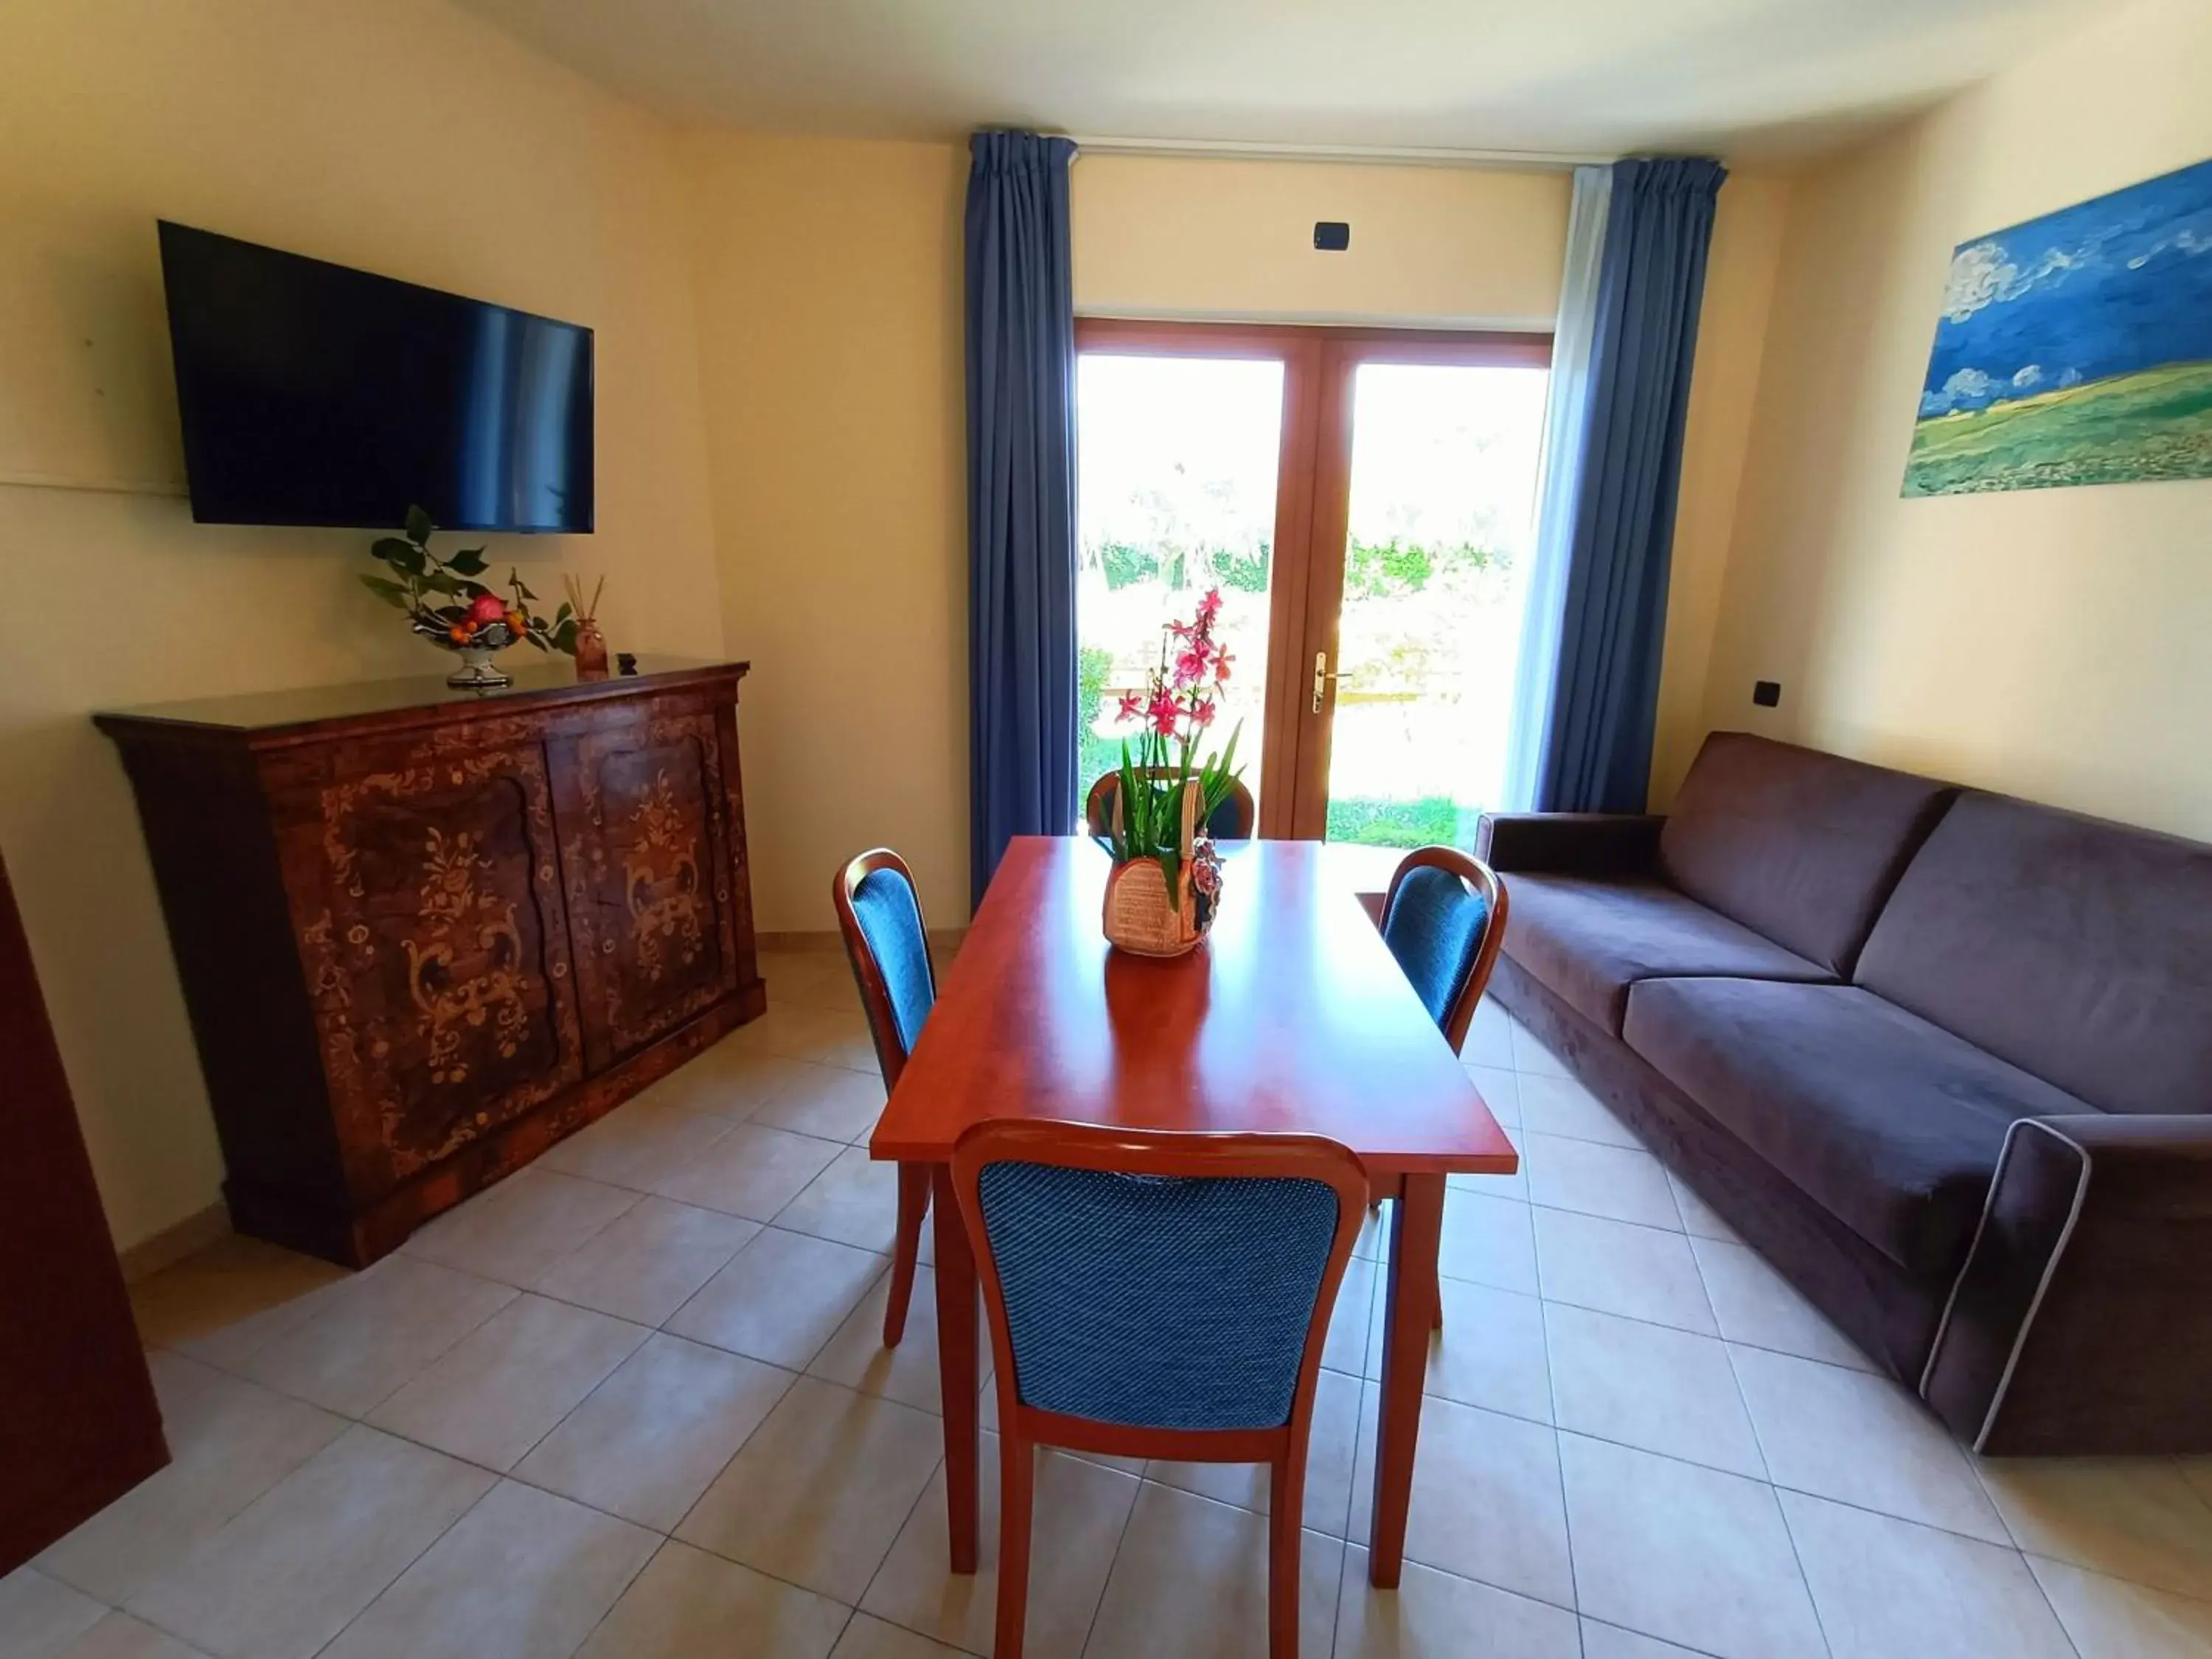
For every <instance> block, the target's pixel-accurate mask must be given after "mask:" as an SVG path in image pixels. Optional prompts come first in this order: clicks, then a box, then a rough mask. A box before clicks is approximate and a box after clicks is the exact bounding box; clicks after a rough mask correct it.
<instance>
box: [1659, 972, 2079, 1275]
mask: <svg viewBox="0 0 2212 1659" xmlns="http://www.w3.org/2000/svg"><path fill="white" fill-rule="evenodd" d="M1623 1035H1624V1036H1625V1038H1626V1042H1627V1043H1628V1046H1629V1047H1630V1048H1632V1049H1634V1050H1635V1051H1636V1052H1637V1053H1638V1054H1641V1055H1643V1056H1644V1059H1645V1060H1649V1061H1650V1064H1651V1066H1653V1068H1654V1069H1655V1070H1656V1071H1657V1072H1658V1073H1660V1074H1661V1075H1662V1076H1663V1077H1665V1078H1666V1079H1667V1080H1668V1082H1670V1083H1672V1084H1674V1086H1675V1087H1676V1088H1678V1089H1680V1090H1681V1091H1682V1092H1683V1093H1685V1094H1686V1095H1687V1096H1689V1097H1690V1098H1691V1099H1692V1100H1693V1101H1695V1102H1696V1103H1698V1105H1699V1107H1701V1108H1702V1109H1704V1110H1705V1113H1706V1115H1709V1116H1710V1117H1711V1118H1712V1119H1713V1120H1714V1121H1716V1122H1717V1123H1719V1124H1720V1125H1721V1126H1722V1127H1724V1128H1726V1129H1727V1130H1728V1131H1729V1133H1732V1134H1734V1135H1735V1136H1736V1137H1737V1138H1738V1139H1741V1141H1742V1142H1743V1143H1744V1144H1745V1145H1746V1146H1748V1147H1749V1148H1750V1149H1751V1150H1752V1151H1753V1152H1756V1153H1758V1154H1759V1157H1761V1158H1764V1159H1765V1160H1766V1162H1767V1163H1768V1164H1771V1166H1772V1167H1773V1168H1774V1170H1776V1172H1777V1173H1778V1174H1780V1175H1782V1176H1784V1177H1786V1178H1787V1179H1788V1180H1789V1181H1790V1182H1791V1183H1792V1184H1794V1185H1795V1186H1796V1187H1797V1188H1798V1189H1799V1190H1801V1191H1802V1192H1803V1193H1804V1194H1805V1195H1806V1196H1807V1197H1808V1198H1809V1199H1811V1200H1813V1201H1814V1203H1816V1204H1818V1205H1820V1207H1821V1208H1822V1209H1824V1210H1826V1211H1827V1212H1828V1213H1829V1214H1830V1215H1832V1216H1833V1217H1835V1218H1836V1219H1837V1220H1838V1221H1840V1222H1842V1223H1843V1224H1844V1225H1845V1226H1846V1227H1849V1228H1850V1230H1851V1231H1853V1232H1855V1233H1857V1235H1858V1236H1859V1237H1861V1238H1863V1239H1864V1240H1865V1241H1866V1242H1867V1243H1869V1244H1871V1245H1873V1246H1874V1247H1875V1249H1878V1250H1880V1251H1881V1253H1882V1254H1883V1255H1886V1256H1887V1257H1889V1259H1890V1260H1891V1261H1894V1262H1896V1263H1897V1264H1898V1265H1899V1267H1905V1268H1906V1269H1908V1270H1909V1271H1911V1272H1913V1273H1953V1272H1955V1271H1957V1269H1958V1267H1960V1264H1961V1263H1962V1262H1963V1261H1965V1260H1966V1249H1967V1246H1968V1245H1969V1244H1971V1243H1972V1242H1973V1235H1974V1228H1975V1226H1976V1225H1977V1224H1978V1222H1979V1221H1980V1219H1981V1213H1982V1204H1983V1200H1984V1199H1985V1198H1986V1197H1987V1196H1988V1194H1989V1188H1990V1178H1991V1176H1993V1175H1994V1174H1995V1173H1996V1165H1997V1156H1998V1154H1999V1153H2000V1152H2002V1150H2003V1147H2004V1138H2005V1131H2006V1130H2007V1129H2008V1128H2009V1127H2011V1126H2012V1123H2013V1121H2014V1120H2015V1119H2016V1118H2023V1117H2050V1116H2059V1115H2065V1114H2068V1113H2072V1112H2082V1111H2087V1110H2089V1109H2090V1108H2088V1107H2087V1106H2085V1105H2083V1104H2082V1103H2081V1102H2080V1101H2079V1100H2076V1099H2075V1097H2073V1096H2071V1095H2069V1094H2068V1093H2067V1092H2066V1091H2064V1090H2063V1089H2058V1088H2054V1087H2053V1086H2052V1085H2050V1084H2048V1083H2045V1082H2044V1081H2043V1080H2042V1079H2039V1078H2034V1077H2031V1076H2029V1075H2028V1073H2026V1072H2023V1071H2021V1070H2019V1069H2018V1068H2016V1067H2015V1066H2008V1065H2007V1064H2006V1063H2005V1062H2004V1061H2003V1060H1999V1059H1997V1058H1996V1057H1995V1056H1994V1055H1992V1054H1984V1052H1983V1051H1982V1050H1981V1049H1979V1048H1975V1047H1974V1046H1973V1045H1972V1044H1971V1043H1969V1042H1963V1041H1961V1040H1960V1038H1958V1037H1954V1036H1952V1035H1951V1034H1950V1033H1949V1032H1948V1031H1946V1030H1942V1028H1941V1027H1940V1026H1936V1025H1931V1024H1929V1023H1928V1022H1927V1021H1926V1020H1924V1019H1922V1018H1920V1017H1919V1016H1918V1015H1917V1014H1912V1013H1908V1012H1906V1011H1905V1010H1904V1009H1902V1008H1899V1007H1898V1006H1896V1005H1895V1004H1894V1003H1889V1002H1885V1001H1883V1000H1881V998H1880V997H1877V996H1875V995H1874V994H1872V993H1871V992H1868V991H1863V990H1860V989H1858V988H1857V987H1854V986H1848V985H1784V984H1777V983H1774V982H1773V981H1759V980H1746V979H1688V980H1683V979H1676V980H1647V981H1644V982H1643V983H1642V984H1640V985H1638V986H1637V987H1635V988H1634V990H1633V991H1632V992H1631V993H1630V994H1629V999H1628V1018H1627V1022H1626V1027H1625V1030H1624V1033H1623Z"/></svg>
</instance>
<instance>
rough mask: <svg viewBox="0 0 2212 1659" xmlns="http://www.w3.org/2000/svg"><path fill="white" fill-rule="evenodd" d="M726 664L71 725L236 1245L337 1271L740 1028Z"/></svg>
mask: <svg viewBox="0 0 2212 1659" xmlns="http://www.w3.org/2000/svg"><path fill="white" fill-rule="evenodd" d="M747 666H748V665H746V664H744V663H708V662H687V661H681V660H671V659H661V660H652V659H648V660H647V662H646V663H645V664H644V665H643V671H641V672H640V673H638V674H636V675H625V676H622V677H619V678H611V679H605V680H598V681H579V680H578V679H577V678H575V675H574V671H573V670H572V669H571V668H570V667H569V666H568V664H567V663H566V662H565V660H560V659H556V664H555V665H551V666H540V667H530V668H524V669H521V670H520V671H517V672H516V674H515V684H514V685H513V687H512V688H509V689H507V690H501V691H495V692H483V691H461V690H452V689H450V688H448V687H447V685H446V684H445V681H444V679H443V678H439V677H428V678H421V679H409V680H390V681H382V682H378V683H374V684H363V685H349V686H331V687H324V688H319V689H315V690H302V691H293V692H276V693H270V694H265V695H256V696H241V697H224V698H216V699H209V700H206V701H203V702H191V703H171V704H166V705H162V706H160V707H155V708H133V709H126V710H118V711H115V712H112V713H107V714H99V715H96V716H94V719H95V720H96V721H97V723H98V724H99V726H100V729H101V730H102V731H103V732H106V733H107V734H108V736H110V737H111V738H114V740H115V742H116V744H118V747H119V748H120V749H121V750H122V754H123V763H124V766H125V770H126V771H127V772H128V773H129V774H130V777H131V787H132V789H133V790H134V791H135V792H136V793H137V800H138V815H139V821H140V823H141V824H142V825H143V828H144V830H145V835H146V843H147V847H148V849H149V852H150V854H152V859H153V866H154V874H155V882H156V883H157V884H158V886H159V888H160V891H161V908H162V913H163V915H164V916H165V917H166V919H167V923H168V930H169V940H170V945H171V947H172V949H173V951H175V954H176V960H177V967H178V971H179V975H180V976H181V978H182V980H183V981H184V989H185V1004H186V1006H187V1008H188V1009H189V1012H190V1013H191V1023H192V1032H193V1036H194V1039H195V1041H196V1042H197V1045H198V1048H199V1057H200V1066H201V1070H202V1071H203V1073H204V1074H205V1077H206V1079H207V1089H208V1094H209V1097H210V1100H211V1101H212V1102H213V1104H214V1107H215V1116H216V1128H217V1130H218V1132H219V1133H220V1134H221V1136H222V1149H223V1158H224V1161H225V1164H226V1165H227V1167H228V1180H227V1182H225V1185H224V1196H225V1198H226V1200H228V1204H229V1207H230V1213H231V1219H232V1222H233V1225H235V1226H236V1227H237V1229H238V1231H240V1232H243V1233H247V1234H250V1235H252V1236H253V1237H257V1238H264V1239H268V1240H270V1241H272V1242H273V1243H279V1244H284V1245H289V1246H290V1247H291V1248H293V1249H299V1250H305V1251H307V1252H308V1253H310V1254H312V1255H319V1256H323V1257H325V1258H326V1259H328V1260H330V1261H339V1262H343V1263H346V1264H348V1265H349V1266H354V1267H364V1266H366V1265H368V1263H369V1262H371V1261H375V1260H376V1259H377V1258H378V1257H380V1256H381V1255H386V1253H387V1252H389V1251H391V1250H392V1249H395V1248H396V1247H397V1246H398V1244H399V1243H401V1241H403V1240H404V1238H405V1237H407V1235H408V1234H409V1233H410V1232H411V1231H413V1230H414V1229H415V1228H416V1226H417V1225H420V1224H421V1223H422V1222H423V1221H425V1220H427V1219H428V1218H430V1217H431V1216H434V1215H435V1214H437V1213H438V1212H440V1211H441V1210H445V1209H448V1208H450V1207H452V1206H453V1205H455V1204H457V1203H459V1201H460V1200H462V1199H464V1198H466V1197H467V1196H468V1195H469V1194H471V1193H473V1192H476V1191H477V1190H478V1189H479V1188H483V1187H486V1186H489V1184H490V1183H491V1182H495V1181H496V1180H498V1179H499V1178H500V1177H501V1176H503V1175H506V1174H507V1173H508V1172H509V1171H511V1170H514V1169H516V1168H518V1167H520V1165H522V1164H526V1163H528V1162H529V1161H530V1160H531V1159H532V1158H535V1157H536V1156H537V1155H538V1153H539V1152H543V1151H544V1149H545V1148H546V1147H547V1146H550V1145H552V1144H553V1143H554V1142H555V1141H556V1140H558V1139H561V1138H562V1136H564V1135H568V1134H570V1133H574V1131H575V1130H577V1129H579V1128H580V1127H582V1126H583V1125H585V1124H586V1123H588V1122H590V1121H592V1119H593V1118H595V1117H598V1116H599V1115H602V1114H603V1113H605V1112H606V1111H608V1110H610V1109H612V1108H613V1107H615V1106H616V1105H617V1104H619V1103H621V1102H623V1101H624V1100H626V1099H628V1098H629V1097H630V1096H632V1095H634V1094H635V1093H636V1092H637V1091H639V1090H641V1089H642V1088H643V1087H645V1085H647V1084H648V1083H650V1082H652V1081H653V1079H656V1078H658V1077H660V1076H662V1075H663V1074H665V1073H667V1072H669V1071H671V1070H672V1069H673V1068H674V1067H675V1066H678V1065H680V1064H682V1063H683V1061H684V1060H687V1059H689V1058H690V1056H691V1055H692V1054H696V1053H697V1052H698V1051H699V1050H700V1049H701V1048H704V1047H705V1046H706V1045H708V1043H710V1042H714V1040H715V1039H716V1038H718V1037H720V1036H722V1035H723V1034H724V1033H725V1032H726V1031H728V1030H731V1029H732V1027H734V1026H736V1025H738V1024H743V1023H744V1021H746V1020H748V1019H750V1018H753V1017H754V1016H756V1015H757V1014H758V1013H759V1012H761V1011H762V1009H763V1007H764V1006H765V1005H766V989H765V987H764V986H763V983H762V981H761V979H760V975H759V973H758V971H757V964H756V961H755V955H754V947H753V926H752V895H751V889H750V883H749V882H748V880H747V878H746V863H745V819H744V793H743V790H742V788H741V787H740V784H739V781H738V726H737V708H738V680H739V679H740V678H742V677H743V676H744V672H745V671H746V668H747Z"/></svg>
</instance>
